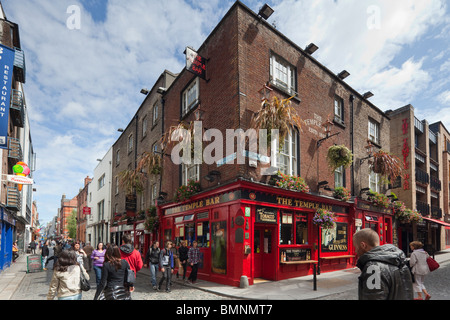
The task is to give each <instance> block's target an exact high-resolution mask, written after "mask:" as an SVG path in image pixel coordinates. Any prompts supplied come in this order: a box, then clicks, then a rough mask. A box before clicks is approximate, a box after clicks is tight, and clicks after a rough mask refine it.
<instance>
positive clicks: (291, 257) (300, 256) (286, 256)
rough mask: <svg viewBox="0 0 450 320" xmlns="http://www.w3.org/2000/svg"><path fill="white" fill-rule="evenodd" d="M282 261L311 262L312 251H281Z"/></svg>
mask: <svg viewBox="0 0 450 320" xmlns="http://www.w3.org/2000/svg"><path fill="white" fill-rule="evenodd" d="M280 257H281V261H282V262H283V261H305V260H311V249H285V250H281V251H280Z"/></svg>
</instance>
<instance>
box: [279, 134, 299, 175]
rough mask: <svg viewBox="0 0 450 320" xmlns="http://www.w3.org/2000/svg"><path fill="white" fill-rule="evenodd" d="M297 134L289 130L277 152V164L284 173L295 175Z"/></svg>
mask: <svg viewBox="0 0 450 320" xmlns="http://www.w3.org/2000/svg"><path fill="white" fill-rule="evenodd" d="M297 145H298V143H297V134H296V133H295V132H294V131H293V130H291V133H290V134H287V135H286V137H285V138H284V143H283V145H282V147H281V148H280V149H279V152H278V154H277V166H278V168H279V169H280V171H281V172H282V173H284V174H289V175H297Z"/></svg>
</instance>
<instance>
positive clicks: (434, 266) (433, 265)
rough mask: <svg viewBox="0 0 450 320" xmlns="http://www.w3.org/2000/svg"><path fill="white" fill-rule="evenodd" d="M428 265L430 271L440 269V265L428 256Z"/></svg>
mask: <svg viewBox="0 0 450 320" xmlns="http://www.w3.org/2000/svg"><path fill="white" fill-rule="evenodd" d="M427 264H428V268H430V271H434V270H436V269H437V268H439V267H440V266H439V263H438V262H437V261H436V260H434V259H433V258H432V257H430V256H428V258H427Z"/></svg>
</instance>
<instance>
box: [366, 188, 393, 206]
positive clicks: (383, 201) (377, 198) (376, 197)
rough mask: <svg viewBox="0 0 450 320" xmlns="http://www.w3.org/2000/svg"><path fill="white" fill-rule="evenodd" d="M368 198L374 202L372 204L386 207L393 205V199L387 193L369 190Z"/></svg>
mask: <svg viewBox="0 0 450 320" xmlns="http://www.w3.org/2000/svg"><path fill="white" fill-rule="evenodd" d="M367 200H369V201H370V202H372V204H373V205H375V206H377V207H383V208H386V209H387V208H389V206H390V205H391V199H389V198H388V197H387V196H386V195H385V194H383V193H378V192H375V191H372V190H370V191H369V192H368V194H367Z"/></svg>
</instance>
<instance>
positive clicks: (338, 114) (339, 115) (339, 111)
mask: <svg viewBox="0 0 450 320" xmlns="http://www.w3.org/2000/svg"><path fill="white" fill-rule="evenodd" d="M334 120H335V121H337V122H338V123H344V100H342V99H341V98H340V97H337V96H336V97H334Z"/></svg>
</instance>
